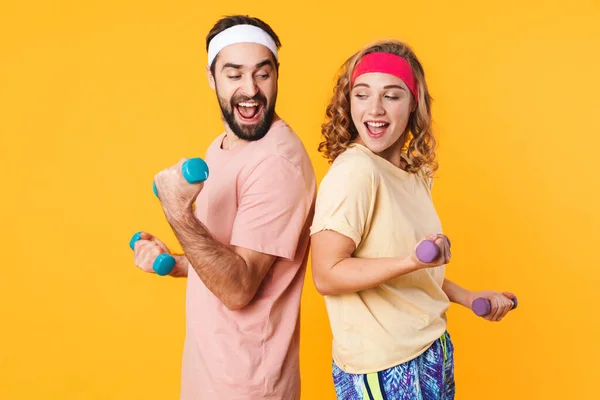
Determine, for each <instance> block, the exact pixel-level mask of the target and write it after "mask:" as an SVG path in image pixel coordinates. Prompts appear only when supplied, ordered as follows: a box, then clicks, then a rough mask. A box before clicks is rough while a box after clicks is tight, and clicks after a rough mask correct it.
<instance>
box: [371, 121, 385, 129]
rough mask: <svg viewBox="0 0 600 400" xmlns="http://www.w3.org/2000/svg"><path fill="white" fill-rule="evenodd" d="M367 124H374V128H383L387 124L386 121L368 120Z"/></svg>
mask: <svg viewBox="0 0 600 400" xmlns="http://www.w3.org/2000/svg"><path fill="white" fill-rule="evenodd" d="M367 125H369V126H372V127H373V128H381V127H382V126H385V125H387V124H386V123H385V122H367Z"/></svg>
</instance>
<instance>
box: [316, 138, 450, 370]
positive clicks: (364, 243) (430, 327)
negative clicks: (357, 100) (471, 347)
mask: <svg viewBox="0 0 600 400" xmlns="http://www.w3.org/2000/svg"><path fill="white" fill-rule="evenodd" d="M430 190H431V180H430V179H428V178H425V177H424V176H422V175H421V174H413V173H408V172H406V171H403V170H401V169H400V168H397V167H395V166H394V165H393V164H391V163H390V162H388V161H387V160H385V159H383V158H381V157H379V156H377V155H375V154H374V153H372V152H371V151H370V150H369V149H368V148H367V147H365V146H362V145H360V144H354V145H352V146H351V147H350V148H349V149H347V150H346V151H344V152H343V153H342V154H341V155H339V156H338V157H337V158H336V159H335V161H334V162H333V163H332V165H331V167H330V169H329V171H328V172H327V174H326V176H325V177H324V178H323V181H322V182H321V184H320V187H319V191H318V194H317V201H316V209H315V216H314V220H313V223H312V226H311V235H312V234H315V233H317V232H319V231H322V230H334V231H337V232H339V233H341V234H343V235H345V236H348V237H349V238H351V239H352V240H353V241H354V242H355V243H356V251H355V252H354V257H358V258H383V257H407V256H409V254H410V252H411V251H413V249H414V247H415V245H416V244H417V243H418V242H419V241H420V240H421V239H423V238H424V237H425V236H426V235H428V234H432V233H441V231H442V229H441V224H440V220H439V218H438V216H437V213H436V211H435V208H434V206H433V203H432V199H431V194H430ZM444 270H445V266H444V265H442V266H439V267H435V268H426V269H422V270H419V271H415V272H412V273H410V274H406V275H403V276H400V277H398V278H395V279H393V280H390V281H388V282H386V283H383V284H381V285H379V286H377V287H374V288H372V289H368V290H363V291H360V292H357V293H349V294H342V295H330V296H325V303H326V306H327V311H328V314H329V322H330V325H331V330H332V332H333V359H334V361H335V363H336V364H337V365H338V366H339V367H340V368H341V369H342V370H344V371H346V372H348V373H355V374H360V373H370V372H376V371H381V370H384V369H387V368H390V367H393V366H395V365H398V364H401V363H404V362H406V361H409V360H411V359H413V358H415V357H417V356H419V355H420V354H421V353H423V352H424V351H425V350H427V348H428V347H429V346H430V345H431V344H432V343H433V342H434V341H435V340H436V339H438V338H439V337H440V336H441V335H442V334H443V333H444V331H445V330H446V314H445V313H446V311H447V309H448V307H449V304H450V302H449V300H448V296H446V294H445V293H444V291H443V290H442V284H443V281H444Z"/></svg>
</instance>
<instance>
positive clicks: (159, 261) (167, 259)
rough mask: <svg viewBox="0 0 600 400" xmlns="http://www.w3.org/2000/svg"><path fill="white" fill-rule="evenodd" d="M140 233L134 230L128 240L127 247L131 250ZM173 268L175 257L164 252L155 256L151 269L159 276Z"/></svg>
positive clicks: (166, 273)
mask: <svg viewBox="0 0 600 400" xmlns="http://www.w3.org/2000/svg"><path fill="white" fill-rule="evenodd" d="M140 234H141V232H136V233H135V234H134V235H133V237H132V238H131V240H130V241H129V247H131V250H134V249H135V248H134V245H135V242H137V241H138V240H140V239H141V238H140ZM173 268H175V259H174V258H173V256H172V255H170V254H166V253H163V254H160V255H159V256H158V257H156V260H154V264H152V269H153V270H154V272H156V273H157V274H158V275H160V276H165V275H169V274H170V273H171V271H173Z"/></svg>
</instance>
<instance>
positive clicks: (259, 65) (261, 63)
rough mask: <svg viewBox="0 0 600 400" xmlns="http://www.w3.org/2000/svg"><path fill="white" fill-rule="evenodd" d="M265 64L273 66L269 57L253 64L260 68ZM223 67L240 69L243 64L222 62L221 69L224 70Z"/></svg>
mask: <svg viewBox="0 0 600 400" xmlns="http://www.w3.org/2000/svg"><path fill="white" fill-rule="evenodd" d="M266 65H270V66H271V67H272V66H273V61H271V60H270V59H268V58H267V59H266V60H263V61H261V62H259V63H258V64H256V65H255V67H256V68H262V67H264V66H266ZM225 68H233V69H242V68H244V66H243V65H242V64H234V63H230V62H228V63H225V64H223V67H222V68H221V70H224V69H225Z"/></svg>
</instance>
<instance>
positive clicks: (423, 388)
mask: <svg viewBox="0 0 600 400" xmlns="http://www.w3.org/2000/svg"><path fill="white" fill-rule="evenodd" d="M430 106H431V98H430V95H429V92H428V89H427V83H426V81H425V75H424V72H423V68H422V66H421V64H420V62H419V60H418V59H417V57H416V56H415V54H414V53H413V52H412V51H411V49H410V48H409V47H408V46H407V45H405V44H403V43H401V42H398V41H384V42H378V43H375V44H373V45H371V46H368V47H366V48H364V49H363V50H361V51H359V52H358V53H356V54H355V55H353V56H352V57H351V58H350V59H348V61H346V63H345V64H344V65H343V67H342V71H341V74H340V77H339V79H338V81H337V85H336V87H335V89H334V96H333V99H332V101H331V104H330V105H329V106H328V108H327V121H326V122H325V123H324V124H323V127H322V133H323V136H324V141H323V142H322V143H321V144H320V146H319V151H321V152H323V153H324V155H325V156H326V157H327V158H328V159H329V160H330V162H331V163H332V165H331V167H330V169H329V171H328V173H327V175H326V176H325V178H324V179H323V181H322V182H321V185H320V188H319V193H318V196H317V205H316V211H315V217H314V221H313V224H312V227H311V235H312V268H313V278H314V282H315V285H316V288H317V290H318V291H319V292H320V293H321V294H322V295H324V296H325V300H326V305H327V310H328V314H329V319H330V324H331V329H332V332H333V380H334V385H335V389H336V393H337V396H338V399H390V400H391V399H453V398H454V392H455V388H454V364H453V346H452V342H451V340H450V336H449V334H448V332H447V331H446V314H445V313H446V310H447V309H448V307H449V304H450V302H455V303H458V304H461V305H463V306H465V307H470V305H471V303H472V302H473V300H474V299H476V298H478V297H485V298H487V299H489V300H490V303H491V312H490V313H489V314H488V315H486V316H485V317H484V318H486V319H487V320H489V321H500V320H501V319H502V318H503V317H504V316H505V315H506V313H507V312H508V311H509V310H510V309H511V308H512V306H513V303H512V301H511V299H512V298H514V295H513V294H511V293H497V292H471V291H467V290H466V289H463V288H462V287H460V286H458V285H457V284H455V283H453V282H451V281H449V280H448V279H445V278H444V269H445V265H446V264H448V263H449V261H450V258H451V252H450V242H449V240H448V238H447V237H446V236H444V235H443V234H441V233H440V232H441V231H442V228H441V224H440V221H439V218H438V216H437V213H436V211H435V208H434V206H433V204H432V200H431V194H430V190H431V184H432V176H433V174H434V173H435V171H436V169H437V163H436V161H435V146H436V142H435V138H434V136H433V134H432V131H431V111H430ZM426 239H428V240H432V241H434V243H435V244H436V245H437V246H438V248H439V256H438V257H437V258H436V259H434V260H433V261H432V262H429V263H425V262H422V261H420V260H419V258H418V257H417V256H416V252H415V249H416V247H417V245H418V244H419V243H420V242H421V241H423V240H426Z"/></svg>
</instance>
